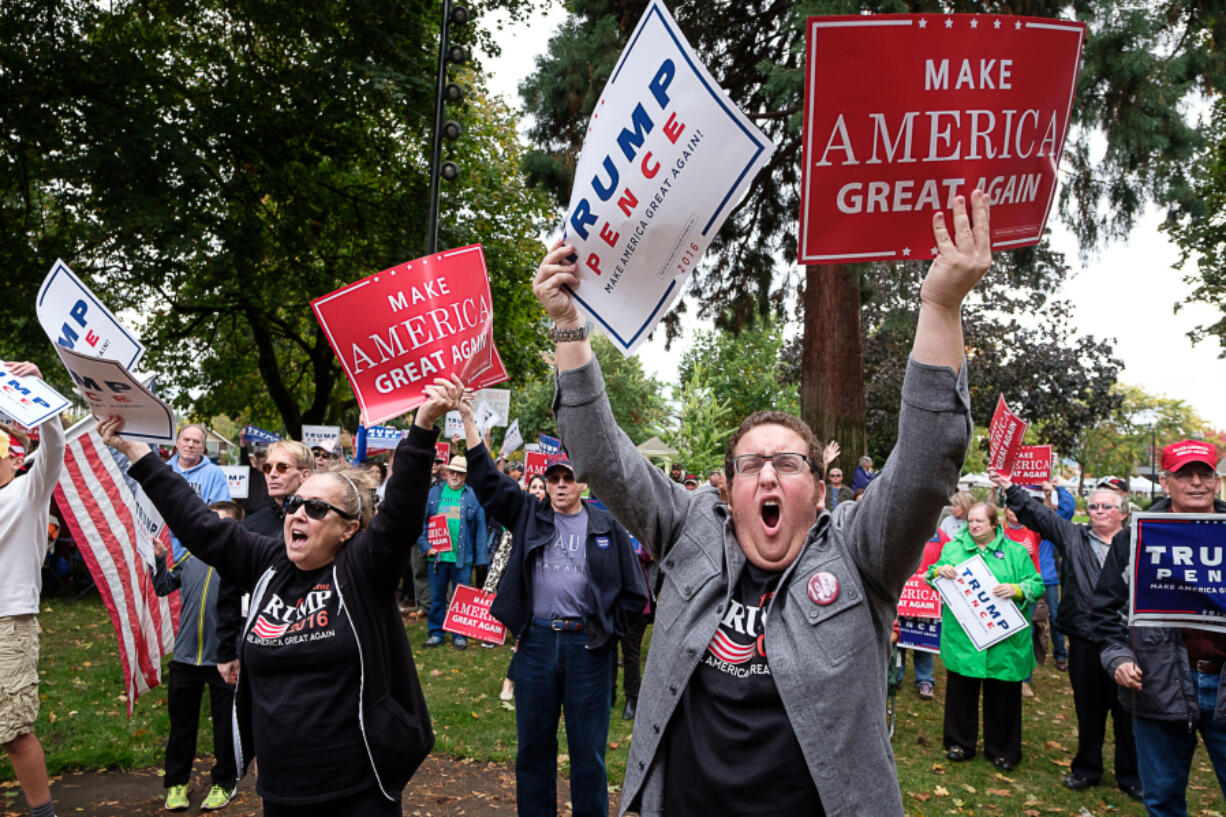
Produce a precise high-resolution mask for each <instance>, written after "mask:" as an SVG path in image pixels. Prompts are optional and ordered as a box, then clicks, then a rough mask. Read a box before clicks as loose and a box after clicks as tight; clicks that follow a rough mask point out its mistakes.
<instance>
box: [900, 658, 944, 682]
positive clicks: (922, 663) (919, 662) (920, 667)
mask: <svg viewBox="0 0 1226 817" xmlns="http://www.w3.org/2000/svg"><path fill="white" fill-rule="evenodd" d="M908 655H909V656H911V666H912V667H913V668H914V669H915V685H916V686H919V685H920V684H922V683H923V682H925V681H927V682H928V683H930V684H933V683H936V681H935V680H934V679H933V677H932V668H933V659H934V658H935V657H936V656H934V655H933V654H932V653H930V652H921V651H920V650H903V651H902V662H903V666H904V667H905V666H906V665H907V656H908Z"/></svg>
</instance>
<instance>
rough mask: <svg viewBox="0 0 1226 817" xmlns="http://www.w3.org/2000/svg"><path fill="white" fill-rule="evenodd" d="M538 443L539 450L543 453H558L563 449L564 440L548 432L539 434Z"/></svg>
mask: <svg viewBox="0 0 1226 817" xmlns="http://www.w3.org/2000/svg"><path fill="white" fill-rule="evenodd" d="M536 445H537V450H538V451H540V452H541V453H542V454H556V453H558V452H559V451H561V450H562V441H561V440H559V439H558V438H557V437H550V436H549V435H548V434H540V435H537V438H536Z"/></svg>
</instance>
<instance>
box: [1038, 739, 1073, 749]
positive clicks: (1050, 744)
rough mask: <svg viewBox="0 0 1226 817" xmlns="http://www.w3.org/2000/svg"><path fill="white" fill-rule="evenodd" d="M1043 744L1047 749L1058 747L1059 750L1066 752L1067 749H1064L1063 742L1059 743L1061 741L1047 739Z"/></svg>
mask: <svg viewBox="0 0 1226 817" xmlns="http://www.w3.org/2000/svg"><path fill="white" fill-rule="evenodd" d="M1043 745H1044V746H1046V747H1047V748H1048V749H1058V750H1060V751H1061V752H1067V751H1068V749H1065V748H1064V745H1063V744H1061V743H1057V742H1056V741H1054V740H1049V741H1047V742H1046V743H1044V744H1043Z"/></svg>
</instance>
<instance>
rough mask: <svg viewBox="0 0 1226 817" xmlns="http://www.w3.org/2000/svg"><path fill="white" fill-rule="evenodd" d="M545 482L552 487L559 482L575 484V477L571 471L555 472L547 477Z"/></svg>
mask: <svg viewBox="0 0 1226 817" xmlns="http://www.w3.org/2000/svg"><path fill="white" fill-rule="evenodd" d="M545 481H546V482H548V483H549V484H550V485H556V484H557V483H559V482H574V481H575V475H574V474H572V473H570V472H569V471H554V472H553V473H552V474H549V475H548V476H546V477H545Z"/></svg>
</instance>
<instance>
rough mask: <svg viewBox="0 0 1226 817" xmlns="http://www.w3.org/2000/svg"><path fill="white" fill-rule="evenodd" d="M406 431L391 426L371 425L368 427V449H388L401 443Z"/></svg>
mask: <svg viewBox="0 0 1226 817" xmlns="http://www.w3.org/2000/svg"><path fill="white" fill-rule="evenodd" d="M403 436H404V432H403V431H401V430H400V429H398V428H392V427H391V426H371V427H370V428H368V429H366V450H367V451H387V450H389V449H393V448H395V447H396V446H398V445H400V439H401V438H402V437H403Z"/></svg>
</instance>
